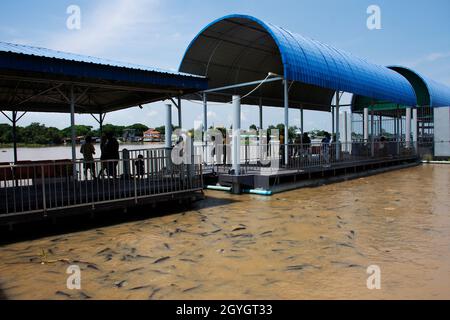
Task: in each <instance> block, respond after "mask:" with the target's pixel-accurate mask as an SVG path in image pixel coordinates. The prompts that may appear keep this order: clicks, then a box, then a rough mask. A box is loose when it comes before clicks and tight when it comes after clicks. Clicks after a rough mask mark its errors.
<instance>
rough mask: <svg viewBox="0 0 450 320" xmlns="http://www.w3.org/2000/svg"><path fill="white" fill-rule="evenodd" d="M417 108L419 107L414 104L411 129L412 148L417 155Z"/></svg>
mask: <svg viewBox="0 0 450 320" xmlns="http://www.w3.org/2000/svg"><path fill="white" fill-rule="evenodd" d="M417 108H419V106H416V107H415V108H413V124H412V129H413V144H414V149H415V154H416V155H418V154H419V149H418V145H417V131H418V130H417Z"/></svg>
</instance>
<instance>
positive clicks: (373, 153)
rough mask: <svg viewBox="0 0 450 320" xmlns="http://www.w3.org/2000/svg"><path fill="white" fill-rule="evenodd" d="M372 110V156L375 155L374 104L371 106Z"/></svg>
mask: <svg viewBox="0 0 450 320" xmlns="http://www.w3.org/2000/svg"><path fill="white" fill-rule="evenodd" d="M370 109H371V111H370V144H371V154H372V157H374V156H375V112H374V110H373V106H371V108H370Z"/></svg>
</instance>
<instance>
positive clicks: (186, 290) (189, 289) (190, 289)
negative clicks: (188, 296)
mask: <svg viewBox="0 0 450 320" xmlns="http://www.w3.org/2000/svg"><path fill="white" fill-rule="evenodd" d="M201 286H202V285H198V286H195V287H192V288H188V289H184V290H183V292H184V293H186V292H189V291H192V290H195V289H198V288H200V287H201Z"/></svg>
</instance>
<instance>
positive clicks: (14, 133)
mask: <svg viewBox="0 0 450 320" xmlns="http://www.w3.org/2000/svg"><path fill="white" fill-rule="evenodd" d="M12 138H13V154H14V164H17V160H18V158H17V111H13V112H12Z"/></svg>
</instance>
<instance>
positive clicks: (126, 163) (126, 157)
mask: <svg viewBox="0 0 450 320" xmlns="http://www.w3.org/2000/svg"><path fill="white" fill-rule="evenodd" d="M122 159H123V175H124V177H126V178H128V177H130V175H131V173H130V151H129V150H128V149H123V150H122Z"/></svg>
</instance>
